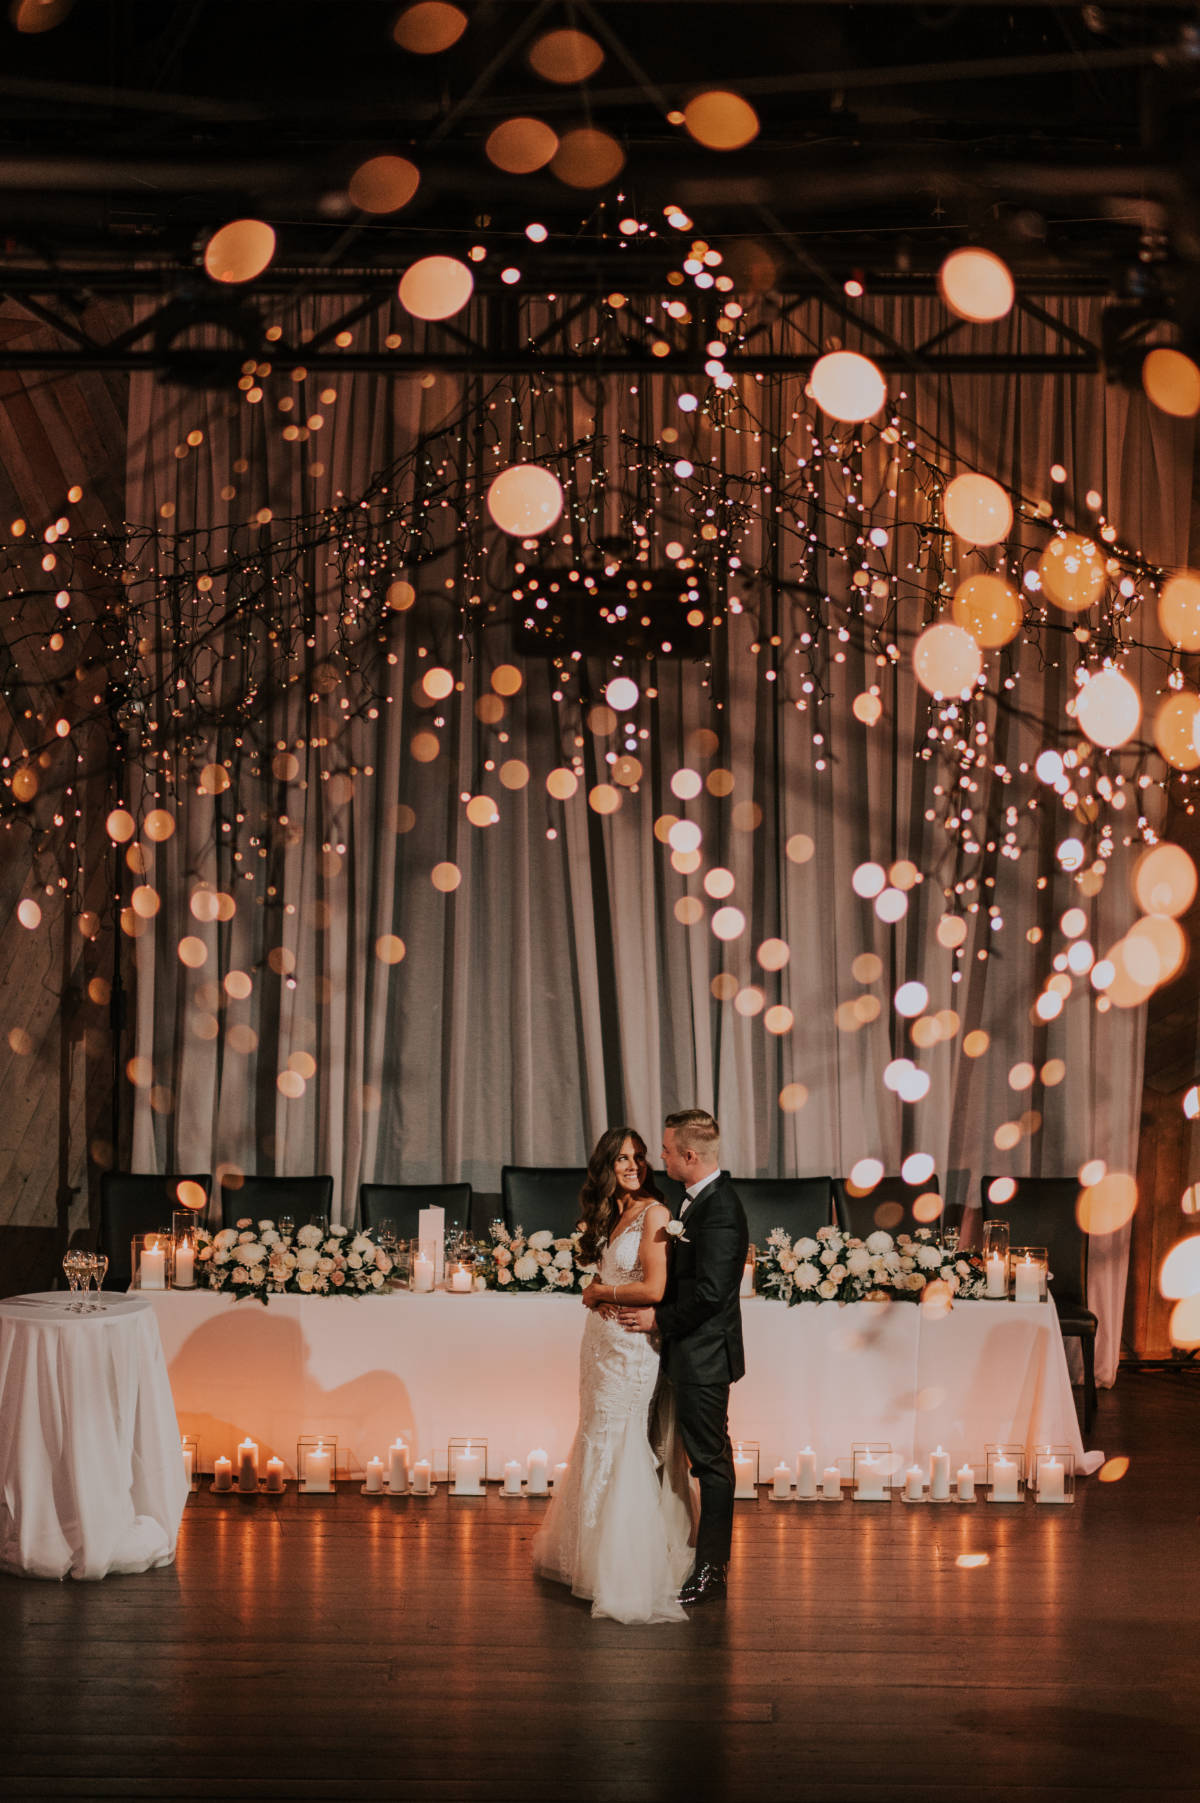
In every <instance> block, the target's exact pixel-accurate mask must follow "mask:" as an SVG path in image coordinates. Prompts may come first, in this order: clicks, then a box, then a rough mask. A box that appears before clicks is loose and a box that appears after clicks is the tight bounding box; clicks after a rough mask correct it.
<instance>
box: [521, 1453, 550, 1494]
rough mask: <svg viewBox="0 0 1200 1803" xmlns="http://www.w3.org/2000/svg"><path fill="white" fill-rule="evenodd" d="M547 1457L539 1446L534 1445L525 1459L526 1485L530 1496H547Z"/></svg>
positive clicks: (548, 1489)
mask: <svg viewBox="0 0 1200 1803" xmlns="http://www.w3.org/2000/svg"><path fill="white" fill-rule="evenodd" d="M548 1469H549V1458H548V1456H547V1454H546V1452H545V1451H544V1449H543V1448H542V1447H540V1446H535V1447H534V1449H533V1451H532V1452H531V1453H530V1454H529V1457H528V1458H527V1459H526V1461H525V1472H526V1485H525V1488H526V1489H527V1490H528V1492H529V1494H530V1496H548V1495H549V1494H550V1485H549V1483H548V1481H547V1472H548Z"/></svg>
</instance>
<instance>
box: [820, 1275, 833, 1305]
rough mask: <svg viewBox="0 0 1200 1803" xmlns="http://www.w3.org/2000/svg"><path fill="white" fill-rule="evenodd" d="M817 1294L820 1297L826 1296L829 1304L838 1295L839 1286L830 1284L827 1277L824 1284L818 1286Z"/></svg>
mask: <svg viewBox="0 0 1200 1803" xmlns="http://www.w3.org/2000/svg"><path fill="white" fill-rule="evenodd" d="M817 1293H818V1295H821V1296H824V1298H825V1300H826V1302H829V1301H831V1300H832V1298H833V1297H834V1296H836V1295H837V1284H836V1283H830V1281H829V1279H828V1277H827V1278H826V1279H825V1281H824V1283H819V1284H818V1285H817Z"/></svg>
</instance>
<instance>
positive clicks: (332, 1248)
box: [321, 1234, 340, 1258]
mask: <svg viewBox="0 0 1200 1803" xmlns="http://www.w3.org/2000/svg"><path fill="white" fill-rule="evenodd" d="M321 1250H322V1252H324V1253H325V1254H326V1256H327V1257H329V1258H332V1257H333V1255H334V1253H335V1252H337V1251H339V1250H340V1248H339V1246H338V1243H337V1241H336V1240H335V1239H334V1237H333V1235H332V1234H330V1236H329V1238H328V1239H327V1240H326V1241H325V1244H324V1245H323V1246H322V1247H321Z"/></svg>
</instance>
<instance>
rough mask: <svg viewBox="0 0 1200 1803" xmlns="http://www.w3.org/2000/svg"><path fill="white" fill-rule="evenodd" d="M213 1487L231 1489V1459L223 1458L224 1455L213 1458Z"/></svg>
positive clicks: (215, 1488)
mask: <svg viewBox="0 0 1200 1803" xmlns="http://www.w3.org/2000/svg"><path fill="white" fill-rule="evenodd" d="M213 1489H214V1490H232V1489H233V1460H232V1459H227V1458H225V1457H224V1455H222V1456H221V1457H220V1458H218V1459H214V1460H213Z"/></svg>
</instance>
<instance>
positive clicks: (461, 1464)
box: [454, 1444, 483, 1496]
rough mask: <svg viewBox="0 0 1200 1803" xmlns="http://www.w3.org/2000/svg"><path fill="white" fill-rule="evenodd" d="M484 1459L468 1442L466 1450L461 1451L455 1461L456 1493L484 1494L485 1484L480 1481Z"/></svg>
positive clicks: (464, 1494) (456, 1494) (468, 1494)
mask: <svg viewBox="0 0 1200 1803" xmlns="http://www.w3.org/2000/svg"><path fill="white" fill-rule="evenodd" d="M481 1465H482V1460H481V1459H480V1456H479V1454H478V1453H477V1452H474V1451H472V1449H471V1447H470V1445H469V1444H468V1446H467V1449H466V1451H465V1452H460V1453H459V1454H458V1455H457V1457H456V1458H455V1461H454V1495H455V1496H482V1495H483V1484H482V1483H481V1481H480V1467H481Z"/></svg>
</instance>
